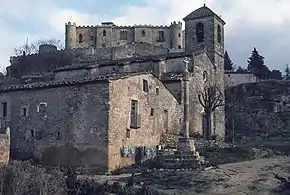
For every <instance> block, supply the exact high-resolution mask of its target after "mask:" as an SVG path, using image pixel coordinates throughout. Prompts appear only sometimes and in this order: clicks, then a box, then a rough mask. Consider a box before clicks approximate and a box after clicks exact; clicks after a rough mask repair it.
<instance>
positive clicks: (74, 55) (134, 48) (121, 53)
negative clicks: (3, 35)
mask: <svg viewBox="0 0 290 195" xmlns="http://www.w3.org/2000/svg"><path fill="white" fill-rule="evenodd" d="M162 54H163V55H164V54H167V49H166V48H164V47H162V46H154V45H152V44H148V43H135V44H127V45H124V46H117V47H114V48H97V49H94V48H78V49H73V50H60V51H56V52H47V53H41V54H32V55H27V56H19V57H11V60H10V61H11V66H9V67H8V68H7V72H8V76H9V77H10V78H20V77H21V76H27V75H38V74H43V73H46V72H52V71H53V70H54V69H58V68H61V67H64V66H70V65H73V64H80V63H88V62H89V63H94V62H95V61H99V60H117V59H123V58H132V57H138V56H146V55H162Z"/></svg>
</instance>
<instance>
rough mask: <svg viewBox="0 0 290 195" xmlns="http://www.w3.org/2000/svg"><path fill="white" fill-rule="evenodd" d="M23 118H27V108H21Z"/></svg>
mask: <svg viewBox="0 0 290 195" xmlns="http://www.w3.org/2000/svg"><path fill="white" fill-rule="evenodd" d="M21 116H27V108H25V107H22V108H21Z"/></svg>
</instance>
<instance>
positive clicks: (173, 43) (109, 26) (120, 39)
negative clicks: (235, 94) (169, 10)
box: [65, 22, 183, 49]
mask: <svg viewBox="0 0 290 195" xmlns="http://www.w3.org/2000/svg"><path fill="white" fill-rule="evenodd" d="M65 27H66V28H65V29H66V32H65V40H66V41H65V48H66V49H73V48H82V47H83V48H84V47H85V48H86V47H93V48H106V47H109V48H110V47H117V46H120V45H126V44H128V43H138V42H146V43H150V44H153V45H156V46H163V47H165V48H172V49H182V42H183V39H182V37H183V36H182V23H181V22H178V23H176V22H173V23H171V25H170V26H152V25H135V26H116V25H115V24H114V23H112V22H103V23H102V24H101V25H99V26H76V24H75V23H73V24H72V23H70V22H69V23H67V24H66V26H65Z"/></svg>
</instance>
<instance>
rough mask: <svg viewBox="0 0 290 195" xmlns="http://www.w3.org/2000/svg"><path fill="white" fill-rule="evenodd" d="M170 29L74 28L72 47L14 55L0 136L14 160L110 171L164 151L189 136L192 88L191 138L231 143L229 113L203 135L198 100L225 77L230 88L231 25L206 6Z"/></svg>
mask: <svg viewBox="0 0 290 195" xmlns="http://www.w3.org/2000/svg"><path fill="white" fill-rule="evenodd" d="M183 20H184V22H185V30H184V31H182V23H181V22H177V23H176V22H173V23H172V24H171V26H151V25H144V26H127V27H123V26H116V25H115V24H113V23H110V22H105V23H102V24H101V25H100V26H93V27H79V26H76V24H71V23H68V24H66V48H65V50H57V49H56V48H55V46H52V45H41V46H40V48H39V53H37V54H33V55H26V54H25V53H24V54H23V55H21V56H16V57H11V65H10V66H9V67H7V77H5V79H4V80H3V81H2V84H1V86H0V100H1V105H0V106H1V109H0V111H1V113H0V114H1V115H0V119H1V128H2V129H3V130H5V129H7V128H8V127H9V128H10V135H11V158H12V159H21V160H27V159H33V160H35V161H36V162H38V163H41V164H44V165H62V166H75V167H80V168H84V169H91V170H95V171H96V172H108V171H112V170H114V169H116V168H119V167H122V166H126V165H130V164H132V163H136V162H137V161H139V160H140V154H139V153H138V152H136V151H139V150H138V149H139V148H141V147H142V148H143V149H144V153H143V154H142V158H150V157H152V156H154V154H155V153H156V145H158V144H159V143H160V139H161V137H162V136H163V135H164V134H169V133H170V134H179V133H180V132H181V131H180V130H181V129H182V128H183V122H182V121H183V104H184V97H183V96H184V95H183V94H184V93H183V90H184V85H183V83H184V81H183V75H184V72H185V71H187V72H189V74H190V80H189V89H190V93H189V97H188V98H189V114H190V117H189V118H190V120H189V127H190V133H191V134H193V133H200V134H206V135H207V136H212V135H214V136H216V137H218V139H221V140H222V139H224V134H225V127H224V126H225V124H224V123H225V122H224V121H225V119H224V117H225V116H224V107H223V106H221V107H218V108H217V109H216V110H215V111H214V113H213V116H212V132H204V129H205V128H204V122H203V120H204V110H203V107H202V106H201V104H200V103H199V101H198V98H197V97H198V94H199V93H202V91H201V89H202V86H203V84H204V83H205V82H208V80H211V79H212V78H215V79H216V78H218V79H219V80H218V81H217V82H218V83H219V86H220V89H221V90H224V81H223V79H224V76H223V75H224V63H223V55H224V25H225V22H224V21H223V20H222V19H221V18H220V17H219V16H218V15H217V14H215V13H214V12H213V11H212V10H211V9H209V8H208V7H207V6H205V5H204V6H203V7H200V8H198V9H197V10H195V11H193V12H192V13H190V14H189V15H187V16H186V17H185V18H184V19H183Z"/></svg>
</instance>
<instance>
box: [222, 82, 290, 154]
mask: <svg viewBox="0 0 290 195" xmlns="http://www.w3.org/2000/svg"><path fill="white" fill-rule="evenodd" d="M226 122H227V124H226V126H227V132H226V135H227V139H228V140H233V138H234V141H235V142H237V143H246V144H252V145H254V146H257V145H259V146H261V145H263V146H266V147H269V148H273V149H279V150H282V151H283V152H286V151H285V150H284V148H285V147H288V146H290V126H289V124H290V81H277V80H269V81H263V82H257V83H249V84H241V85H238V86H235V87H232V88H230V89H228V90H227V91H226ZM233 135H234V136H233Z"/></svg>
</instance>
